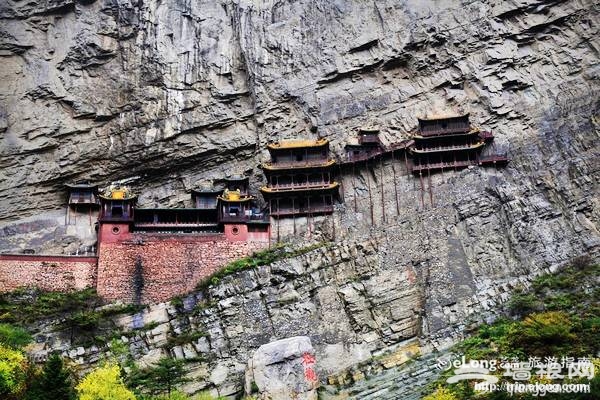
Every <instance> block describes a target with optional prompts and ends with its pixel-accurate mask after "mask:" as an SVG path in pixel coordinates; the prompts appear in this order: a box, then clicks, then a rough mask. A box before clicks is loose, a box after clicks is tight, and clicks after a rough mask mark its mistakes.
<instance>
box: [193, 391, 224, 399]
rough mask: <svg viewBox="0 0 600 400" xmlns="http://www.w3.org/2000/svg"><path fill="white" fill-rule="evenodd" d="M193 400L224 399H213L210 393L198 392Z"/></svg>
mask: <svg viewBox="0 0 600 400" xmlns="http://www.w3.org/2000/svg"><path fill="white" fill-rule="evenodd" d="M194 400H225V398H224V397H220V396H219V397H214V396H213V395H212V394H210V392H208V391H205V392H200V393H198V394H197V395H196V396H195V397H194Z"/></svg>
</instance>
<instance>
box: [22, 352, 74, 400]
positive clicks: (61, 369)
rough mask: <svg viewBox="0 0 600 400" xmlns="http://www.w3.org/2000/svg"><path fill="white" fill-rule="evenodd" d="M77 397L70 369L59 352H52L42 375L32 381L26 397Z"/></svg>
mask: <svg viewBox="0 0 600 400" xmlns="http://www.w3.org/2000/svg"><path fill="white" fill-rule="evenodd" d="M75 398H76V396H75V390H74V388H73V383H72V380H71V373H70V371H69V370H68V369H67V368H65V365H64V363H63V360H62V358H61V357H60V356H59V355H58V354H56V353H55V354H52V355H51V356H50V357H49V358H48V360H47V361H46V364H44V369H43V371H42V373H41V375H40V376H39V377H38V379H36V380H35V381H34V382H33V383H32V385H31V388H30V389H29V391H28V395H27V396H26V399H27V400H75Z"/></svg>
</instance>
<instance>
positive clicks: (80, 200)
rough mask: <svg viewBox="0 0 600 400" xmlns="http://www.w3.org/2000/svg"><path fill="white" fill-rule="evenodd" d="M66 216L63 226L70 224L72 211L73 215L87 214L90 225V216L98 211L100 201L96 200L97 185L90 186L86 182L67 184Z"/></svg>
mask: <svg viewBox="0 0 600 400" xmlns="http://www.w3.org/2000/svg"><path fill="white" fill-rule="evenodd" d="M66 186H67V190H68V199H67V214H66V217H65V218H66V220H65V224H68V225H70V224H71V223H72V220H71V218H72V211H74V212H75V213H87V214H88V218H89V223H90V225H91V224H92V214H93V213H94V214H95V213H96V212H97V211H98V208H99V207H100V199H99V198H98V185H92V184H90V183H89V182H87V181H82V182H77V183H73V184H67V185H66Z"/></svg>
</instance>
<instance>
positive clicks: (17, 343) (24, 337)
mask: <svg viewBox="0 0 600 400" xmlns="http://www.w3.org/2000/svg"><path fill="white" fill-rule="evenodd" d="M31 340H32V339H31V335H30V334H29V333H28V332H27V331H26V330H25V329H23V328H21V327H18V326H13V325H10V324H0V344H3V345H4V346H7V347H10V348H12V349H20V348H22V347H25V346H27V345H28V344H29V343H31Z"/></svg>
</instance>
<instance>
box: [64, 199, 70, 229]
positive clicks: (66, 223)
mask: <svg viewBox="0 0 600 400" xmlns="http://www.w3.org/2000/svg"><path fill="white" fill-rule="evenodd" d="M65 225H71V206H70V205H69V204H67V213H66V214H65Z"/></svg>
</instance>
